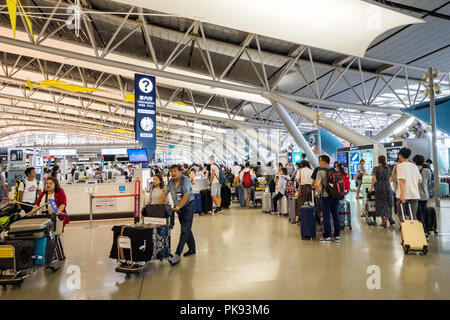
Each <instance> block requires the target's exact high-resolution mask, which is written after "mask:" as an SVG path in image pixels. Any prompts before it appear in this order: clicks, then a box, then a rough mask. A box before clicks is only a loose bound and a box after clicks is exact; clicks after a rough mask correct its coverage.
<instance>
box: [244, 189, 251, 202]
mask: <svg viewBox="0 0 450 320" xmlns="http://www.w3.org/2000/svg"><path fill="white" fill-rule="evenodd" d="M251 196H252V187H248V188H246V187H244V198H245V200H247V199H249V198H250V197H251Z"/></svg>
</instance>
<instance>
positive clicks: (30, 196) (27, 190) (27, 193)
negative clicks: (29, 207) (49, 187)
mask: <svg viewBox="0 0 450 320" xmlns="http://www.w3.org/2000/svg"><path fill="white" fill-rule="evenodd" d="M38 188H39V190H41V191H42V183H40V184H39V186H38V184H37V181H36V179H34V180H33V181H29V180H28V179H25V183H22V182H21V183H20V184H19V191H22V192H23V197H22V202H27V203H33V204H34V202H35V201H36V194H37V190H38Z"/></svg>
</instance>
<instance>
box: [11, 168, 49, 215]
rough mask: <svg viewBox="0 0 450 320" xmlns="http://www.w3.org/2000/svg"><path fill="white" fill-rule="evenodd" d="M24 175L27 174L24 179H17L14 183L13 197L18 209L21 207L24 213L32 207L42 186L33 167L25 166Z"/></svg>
mask: <svg viewBox="0 0 450 320" xmlns="http://www.w3.org/2000/svg"><path fill="white" fill-rule="evenodd" d="M25 175H26V176H27V178H26V179H24V180H19V181H17V183H16V188H15V196H14V198H15V200H16V201H17V202H19V203H18V204H17V206H18V209H19V210H20V209H23V210H24V211H25V213H28V212H30V211H31V210H32V209H33V205H34V203H35V202H36V199H37V198H38V197H39V195H40V193H41V192H42V189H43V187H42V185H41V184H40V182H39V180H37V179H36V170H35V168H33V167H30V168H27V169H26V170H25ZM20 203H23V204H20Z"/></svg>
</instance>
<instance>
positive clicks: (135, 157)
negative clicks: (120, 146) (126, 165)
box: [127, 149, 148, 163]
mask: <svg viewBox="0 0 450 320" xmlns="http://www.w3.org/2000/svg"><path fill="white" fill-rule="evenodd" d="M127 152H128V158H129V161H130V162H131V163H144V162H148V156H147V150H146V149H127Z"/></svg>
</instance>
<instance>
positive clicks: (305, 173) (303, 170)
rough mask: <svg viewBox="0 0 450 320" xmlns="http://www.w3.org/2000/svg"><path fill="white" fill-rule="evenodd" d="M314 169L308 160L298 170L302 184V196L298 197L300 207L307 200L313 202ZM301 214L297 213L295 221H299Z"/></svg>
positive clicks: (299, 180) (298, 176)
mask: <svg viewBox="0 0 450 320" xmlns="http://www.w3.org/2000/svg"><path fill="white" fill-rule="evenodd" d="M312 174H313V170H312V169H311V165H310V164H309V162H308V161H306V160H305V161H302V162H301V163H300V170H298V172H297V176H296V180H297V182H298V184H299V185H300V189H299V192H300V196H299V197H298V198H297V201H298V207H299V208H301V207H302V206H303V205H304V204H305V202H307V201H309V202H312V179H311V176H312ZM299 218H300V216H299V212H298V213H297V214H296V217H295V221H296V222H298V220H299Z"/></svg>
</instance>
